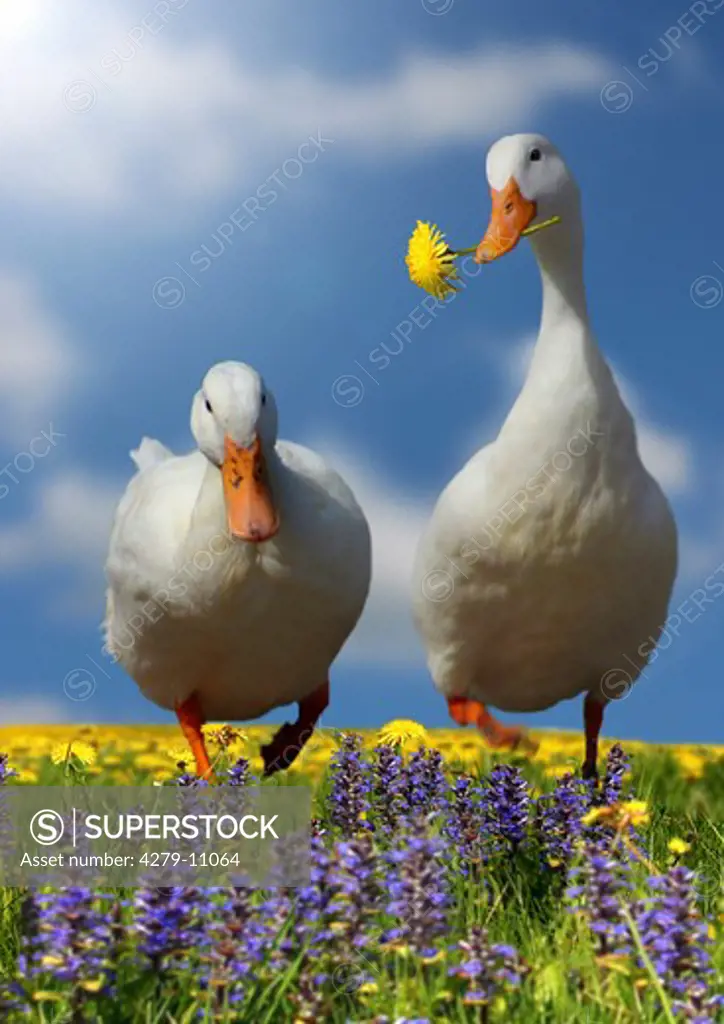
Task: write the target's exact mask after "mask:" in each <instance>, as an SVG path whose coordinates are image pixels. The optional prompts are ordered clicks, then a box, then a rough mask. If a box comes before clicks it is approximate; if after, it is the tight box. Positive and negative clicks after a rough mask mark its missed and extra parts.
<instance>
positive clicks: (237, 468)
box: [221, 437, 279, 544]
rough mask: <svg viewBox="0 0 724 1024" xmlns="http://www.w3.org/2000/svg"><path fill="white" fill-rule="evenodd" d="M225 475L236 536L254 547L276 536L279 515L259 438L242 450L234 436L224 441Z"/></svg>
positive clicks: (222, 468)
mask: <svg viewBox="0 0 724 1024" xmlns="http://www.w3.org/2000/svg"><path fill="white" fill-rule="evenodd" d="M221 476H222V479H223V482H224V498H225V500H226V512H227V516H228V522H229V530H230V531H231V533H232V536H234V537H240V538H241V539H242V540H247V541H251V543H253V544H259V543H261V542H262V541H265V540H269V539H270V538H271V537H273V536H274V534H275V533H276V532H277V530H278V529H279V516H278V515H277V511H276V509H275V507H274V501H273V499H272V495H271V490H270V489H269V483H268V481H267V475H266V465H265V463H264V454H263V452H262V449H261V442H260V441H259V438H258V437H256V438H254V441H253V443H252V445H251V446H250V447H249V448H242V447H240V446H239V445H238V444H236V443H235V442H234V441H232V440H231V438H230V437H226V438H224V464H223V466H222V467H221Z"/></svg>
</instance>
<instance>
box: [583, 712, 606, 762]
mask: <svg viewBox="0 0 724 1024" xmlns="http://www.w3.org/2000/svg"><path fill="white" fill-rule="evenodd" d="M604 706H605V705H604V704H601V702H600V701H598V700H596V699H595V697H592V696H591V694H590V693H587V694H586V699H585V700H584V702H583V721H584V725H585V728H586V760H585V761H584V762H583V768H582V770H581V774H582V775H583V778H584V779H596V778H598V772H597V770H596V763H597V761H598V736H599V733H600V732H601V726H602V725H603V709H604Z"/></svg>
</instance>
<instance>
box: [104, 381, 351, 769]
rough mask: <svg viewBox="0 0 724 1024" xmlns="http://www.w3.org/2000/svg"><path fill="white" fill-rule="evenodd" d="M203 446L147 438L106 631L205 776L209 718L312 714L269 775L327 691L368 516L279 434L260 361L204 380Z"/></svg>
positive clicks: (113, 575) (281, 748) (128, 500)
mask: <svg viewBox="0 0 724 1024" xmlns="http://www.w3.org/2000/svg"><path fill="white" fill-rule="evenodd" d="M191 430H192V433H193V435H194V438H195V439H196V443H197V445H198V449H197V450H196V451H194V452H192V453H191V454H190V455H183V456H174V455H172V454H171V452H169V451H168V449H166V448H164V446H163V445H161V444H160V443H159V442H158V441H150V440H149V439H147V438H145V439H144V441H143V442H142V443H141V447H140V448H139V449H138V451H136V452H133V453H132V455H133V458H134V460H135V462H136V464H137V466H138V470H139V471H138V473H136V475H135V476H134V477H133V479H132V480H131V482H130V484H129V485H128V488H127V490H126V493H125V494H124V496H123V498H122V499H121V502H120V504H119V506H118V509H117V511H116V517H115V522H114V525H113V531H112V535H111V542H110V552H109V555H108V562H107V566H106V572H107V577H108V597H107V614H106V623H105V627H106V637H107V639H106V643H107V646H108V649H109V651H110V652H111V653H112V654H113V655H114V656H115V657H116V658H117V660H118V661H120V662H121V664H122V665H123V666H124V668H125V669H126V670H127V671H128V673H129V674H130V675H131V676H132V677H133V678H134V679H135V681H136V682H137V683H138V685H139V687H140V688H141V690H142V691H143V693H144V694H145V695H146V696H147V697H148V698H149V699H150V700H152V701H154V703H156V704H158V705H160V706H161V707H164V708H168V709H170V710H174V711H175V712H176V714H177V716H178V719H179V722H180V724H181V728H182V729H183V732H184V734H185V736H186V739H187V740H188V743H189V745H190V747H191V751H192V752H193V754H194V757H195V760H196V769H197V772H198V774H199V775H200V776H208V775H209V774H210V771H211V765H210V762H209V757H208V753H207V750H206V745H205V741H204V735H203V732H202V728H203V726H204V724H205V723H206V722H207V721H209V720H217V721H218V720H238V719H248V718H258V717H259V716H260V715H263V714H265V713H266V712H267V711H270V710H272V709H273V708H276V707H280V706H281V705H283V704H289V703H292V702H297V703H298V705H299V714H298V717H297V720H296V721H295V722H294V723H293V724H287V725H284V726H283V727H282V728H281V729H280V730H279V732H278V733H277V735H276V736H275V737H274V739H273V740H272V741H271V743H269V744H268V745H267V746H266V747H264V748H263V749H262V754H263V758H264V764H265V771H266V774H271V773H272V772H274V771H277V770H278V769H279V768H284V767H287V766H288V765H289V764H291V762H292V761H293V760H294V758H295V757H296V756H297V754H298V753H299V752H300V751H301V749H302V747H303V746H304V744H305V742H306V741H307V740H308V739H309V737H310V736H311V735H312V733H313V731H314V726H315V724H316V722H317V720H318V719H319V717H320V715H321V714H322V712H323V711H324V709H325V708H326V706H327V703H328V700H329V681H328V673H329V668H330V665H331V664H332V662H333V660H334V659H335V658H336V656H337V654H338V653H339V650H340V648H341V647H342V645H343V644H344V642H345V640H346V639H347V637H348V636H349V634H350V633H351V631H352V630H353V629H354V626H355V624H356V622H357V619H358V618H359V616H360V614H361V612H362V608H363V607H364V604H365V601H366V598H367V591H368V589H369V583H370V573H371V568H370V537H369V529H368V526H367V522H366V519H365V517H364V515H363V513H362V511H361V509H360V507H359V506H358V504H357V502H356V501H355V498H354V496H353V494H352V492H351V491H350V489H349V488H348V487H347V485H346V484H345V483H344V481H343V480H342V479H341V477H340V476H338V475H337V473H335V472H334V470H332V469H331V468H329V467H328V466H327V465H326V464H325V463H324V462H323V460H322V459H321V458H320V456H319V455H317V454H316V453H315V452H313V451H310V450H309V449H308V448H303V447H302V446H301V445H297V444H292V443H291V442H288V441H280V440H278V439H277V410H276V404H275V401H274V396H273V394H272V392H271V391H270V390H269V388H268V387H267V386H266V385H265V383H264V381H263V380H262V378H261V377H260V375H259V374H258V373H257V372H256V371H255V370H254V369H252V367H250V366H246V365H245V364H243V363H237V362H225V363H219V364H218V365H216V366H214V367H212V368H211V369H210V370H209V372H208V373H207V374H206V376H205V378H204V381H203V384H202V387H201V389H200V390H199V391H198V392H197V393H196V395H195V397H194V400H193V407H192V412H191Z"/></svg>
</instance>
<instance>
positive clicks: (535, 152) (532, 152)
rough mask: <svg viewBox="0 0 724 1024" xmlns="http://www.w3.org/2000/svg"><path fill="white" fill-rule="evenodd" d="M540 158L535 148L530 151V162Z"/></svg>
mask: <svg viewBox="0 0 724 1024" xmlns="http://www.w3.org/2000/svg"><path fill="white" fill-rule="evenodd" d="M541 156H542V154H541V151H540V150H539V149H538V147H537V146H536V147H535V149H531V151H530V158H531V160H540V158H541Z"/></svg>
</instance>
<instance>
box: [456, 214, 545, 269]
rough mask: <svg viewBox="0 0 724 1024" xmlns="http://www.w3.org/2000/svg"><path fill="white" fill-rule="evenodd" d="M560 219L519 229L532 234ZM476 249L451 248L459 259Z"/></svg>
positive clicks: (522, 233)
mask: <svg viewBox="0 0 724 1024" xmlns="http://www.w3.org/2000/svg"><path fill="white" fill-rule="evenodd" d="M560 219H561V218H560V217H550V218H549V219H548V220H543V221H541V222H540V224H533V226H532V227H530V228H525V230H524V231H521V235H523V236H524V237H527V236H528V235H534V234H535V233H536V231H542V230H543V228H549V227H551V226H552V225H553V224H558V223H559V222H560ZM477 249H478V247H477V245H474V246H473V247H472V248H471V249H453V256H454V257H455V259H459V258H460V257H461V256H470V255H471V254H472V253H474V252H477Z"/></svg>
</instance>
